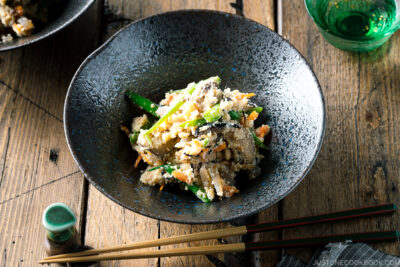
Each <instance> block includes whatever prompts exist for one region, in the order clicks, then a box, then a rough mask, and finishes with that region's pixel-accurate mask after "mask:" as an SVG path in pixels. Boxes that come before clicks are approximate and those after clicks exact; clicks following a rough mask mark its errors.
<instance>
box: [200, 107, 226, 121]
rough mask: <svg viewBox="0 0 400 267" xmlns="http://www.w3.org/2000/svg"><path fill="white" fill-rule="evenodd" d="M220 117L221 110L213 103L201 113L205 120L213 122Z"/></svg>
mask: <svg viewBox="0 0 400 267" xmlns="http://www.w3.org/2000/svg"><path fill="white" fill-rule="evenodd" d="M221 117H222V110H221V107H220V105H219V104H216V105H214V106H213V107H212V108H211V109H209V110H207V111H206V112H205V113H204V114H203V118H204V119H205V120H206V121H207V122H214V121H217V120H219V119H220V118H221Z"/></svg>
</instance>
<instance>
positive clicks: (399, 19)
mask: <svg viewBox="0 0 400 267" xmlns="http://www.w3.org/2000/svg"><path fill="white" fill-rule="evenodd" d="M308 1H310V0H304V5H305V7H306V11H307V13H308V15H309V16H310V17H311V19H312V20H313V21H314V23H315V24H316V25H317V26H318V28H319V29H321V30H323V31H324V32H325V33H328V34H330V35H333V36H335V37H338V38H341V39H345V40H349V41H355V42H363V41H370V40H371V39H362V38H360V39H348V38H346V36H344V35H340V34H335V33H333V32H331V31H326V30H325V29H324V27H323V26H322V25H321V22H320V21H319V19H318V18H317V17H316V16H315V15H314V14H313V12H311V11H310V8H309V6H308V4H307V2H308ZM396 3H397V2H396ZM399 27H400V13H398V14H396V20H395V22H394V23H393V24H392V26H391V27H390V28H389V29H388V30H387V31H386V32H385V33H382V34H381V35H380V36H379V39H383V38H386V37H388V36H390V35H392V34H393V33H395V32H396V31H397V30H398V29H399Z"/></svg>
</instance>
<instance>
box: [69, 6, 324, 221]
mask: <svg viewBox="0 0 400 267" xmlns="http://www.w3.org/2000/svg"><path fill="white" fill-rule="evenodd" d="M192 12H197V13H199V12H200V13H216V14H219V15H224V16H226V15H229V16H232V17H235V18H237V19H240V20H243V21H248V22H250V23H256V24H258V25H259V26H262V27H264V28H266V29H267V30H268V31H270V32H271V33H272V34H275V35H276V36H277V37H278V38H279V39H280V40H281V41H282V42H285V43H286V44H288V45H289V46H290V47H291V48H292V49H294V50H295V51H296V52H297V53H298V56H299V57H300V60H301V61H302V62H303V63H305V64H306V66H307V68H308V69H309V70H310V71H311V74H312V76H313V78H314V82H315V83H316V85H317V88H318V92H319V95H320V100H321V107H322V108H321V115H322V123H321V130H320V134H319V137H318V138H319V141H318V144H317V148H316V150H315V152H314V156H313V158H312V159H311V161H310V162H309V163H308V165H307V167H306V168H305V170H304V171H303V173H302V174H301V175H300V176H299V178H298V179H297V181H296V182H295V183H293V184H292V185H291V186H290V187H289V189H288V190H287V191H286V192H285V193H283V194H282V195H280V196H279V197H278V198H276V199H275V200H273V201H272V202H271V203H269V204H268V205H260V206H259V207H258V208H256V209H254V210H252V211H251V212H245V213H243V214H240V215H237V216H229V217H225V218H221V219H217V220H216V219H207V218H205V219H203V220H194V219H179V218H173V217H167V218H164V217H163V216H159V215H157V214H152V213H151V212H147V211H143V210H139V209H136V208H135V207H134V206H128V205H126V204H124V203H122V202H120V201H119V200H118V199H116V198H114V197H113V196H112V195H111V194H109V193H108V192H106V191H104V189H103V188H102V187H101V186H100V185H98V184H97V183H96V182H95V180H94V179H93V176H92V175H91V174H90V173H88V172H87V171H86V170H85V168H84V166H83V165H82V163H81V162H80V160H79V159H78V157H77V153H76V150H75V148H73V147H72V145H71V137H70V135H69V132H70V127H69V126H68V123H67V122H68V121H69V115H68V113H67V110H68V109H69V99H70V96H71V91H72V88H73V85H74V84H75V82H76V80H77V79H78V76H79V74H80V73H81V71H82V70H83V68H85V67H86V65H87V64H88V63H89V62H90V61H91V60H92V59H94V58H95V57H96V56H97V55H98V54H100V53H101V52H102V51H103V50H104V49H105V48H107V47H108V46H109V45H110V44H111V42H112V41H113V40H114V39H115V38H116V37H117V36H118V35H119V34H120V33H121V32H123V31H125V30H126V29H127V28H129V27H131V26H132V25H134V24H136V23H139V22H141V21H144V20H148V19H151V18H154V17H158V16H166V15H169V14H179V13H192ZM63 124H64V134H65V136H66V140H67V144H68V147H69V149H70V152H71V155H72V157H73V159H74V160H75V162H76V164H77V165H78V167H79V169H80V170H81V172H82V173H83V175H84V177H85V178H86V179H87V180H88V181H89V182H90V183H91V184H92V185H93V186H94V187H95V188H96V189H97V190H99V191H100V192H101V193H103V194H104V195H105V196H106V197H108V198H109V199H111V200H112V201H114V202H115V203H117V204H119V205H121V206H122V207H124V208H126V209H129V210H131V211H133V212H136V213H139V214H140V215H143V216H147V217H150V218H153V219H158V220H163V221H167V222H173V223H186V224H210V223H220V222H229V221H233V220H237V219H242V218H247V217H249V216H252V215H255V214H257V213H259V212H261V211H263V210H265V209H267V208H269V207H271V206H273V205H275V204H276V203H278V202H279V201H281V200H282V199H284V198H285V197H286V196H287V195H288V194H289V193H291V192H292V191H293V190H294V189H295V188H296V187H297V186H298V185H299V184H300V182H301V181H303V179H304V178H305V176H306V175H307V174H308V172H309V171H310V169H311V167H312V166H313V165H314V162H315V160H316V158H317V156H318V154H319V152H320V150H321V146H322V142H323V140H324V134H325V126H326V112H325V100H324V95H323V92H322V89H321V86H320V84H319V82H318V79H317V77H316V75H315V73H314V71H313V69H312V68H311V66H310V64H309V63H308V62H307V60H306V59H305V58H304V57H303V55H302V54H301V53H300V52H299V51H298V50H297V49H296V48H295V47H294V46H293V45H292V44H291V43H290V42H289V41H287V40H286V39H284V38H283V37H282V36H281V35H279V34H278V33H276V32H274V31H273V30H271V29H270V28H268V27H267V26H265V25H262V24H260V23H258V22H256V21H254V20H251V19H248V18H245V17H242V16H239V15H236V14H231V13H227V12H224V11H217V10H208V9H185V10H174V11H168V12H163V13H159V14H155V15H151V16H147V17H144V18H141V19H139V20H136V21H134V22H132V23H130V24H128V25H126V26H125V27H123V28H121V29H120V30H118V31H117V32H116V33H114V34H113V35H112V36H111V37H110V38H109V39H108V40H107V41H105V42H104V43H103V44H102V45H101V46H99V47H98V48H97V49H96V50H94V51H93V52H92V53H91V54H90V55H89V56H88V57H87V58H86V59H85V60H84V61H83V62H82V64H81V65H80V66H79V68H78V69H77V71H76V72H75V74H74V76H73V78H72V80H71V83H70V85H69V87H68V92H67V94H66V97H65V102H64V111H63Z"/></svg>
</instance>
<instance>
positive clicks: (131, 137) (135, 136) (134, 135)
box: [129, 131, 140, 145]
mask: <svg viewBox="0 0 400 267" xmlns="http://www.w3.org/2000/svg"><path fill="white" fill-rule="evenodd" d="M139 133H140V132H139V131H134V132H133V133H131V134H130V135H129V142H131V144H132V145H134V144H136V142H137V140H138V138H139Z"/></svg>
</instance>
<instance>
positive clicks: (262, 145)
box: [250, 130, 268, 149]
mask: <svg viewBox="0 0 400 267" xmlns="http://www.w3.org/2000/svg"><path fill="white" fill-rule="evenodd" d="M250 133H251V135H252V136H253V139H254V143H255V144H256V146H258V147H261V148H263V149H268V147H267V146H266V145H265V144H264V142H263V141H261V139H260V138H258V137H257V135H256V134H255V133H254V132H253V131H252V130H250Z"/></svg>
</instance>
